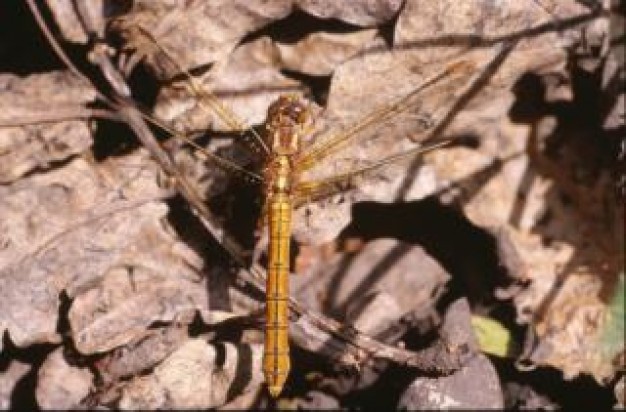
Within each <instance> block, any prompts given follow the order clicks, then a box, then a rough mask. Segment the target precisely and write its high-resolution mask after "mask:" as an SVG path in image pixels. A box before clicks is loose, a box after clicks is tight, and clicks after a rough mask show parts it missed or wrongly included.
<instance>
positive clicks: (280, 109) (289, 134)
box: [265, 95, 311, 156]
mask: <svg viewBox="0 0 626 412" xmlns="http://www.w3.org/2000/svg"><path fill="white" fill-rule="evenodd" d="M310 127H311V115H310V113H309V109H308V106H307V104H306V103H305V102H304V101H303V100H302V99H300V98H299V97H298V96H295V95H282V96H280V97H279V98H278V99H277V100H276V101H275V102H274V103H272V104H271V105H270V107H269V108H268V110H267V122H266V126H265V128H266V131H267V140H268V144H269V146H270V148H271V151H272V153H273V154H274V155H287V156H291V155H295V154H297V153H298V152H299V151H300V146H301V144H300V143H301V139H302V137H303V135H304V134H305V133H306V132H307V130H309V129H310Z"/></svg>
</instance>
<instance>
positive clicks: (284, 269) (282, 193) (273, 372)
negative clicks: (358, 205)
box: [135, 27, 481, 397]
mask: <svg viewBox="0 0 626 412" xmlns="http://www.w3.org/2000/svg"><path fill="white" fill-rule="evenodd" d="M135 29H137V30H138V31H139V33H140V35H141V36H143V37H144V38H146V39H148V43H149V44H150V45H152V46H153V47H154V49H155V50H156V52H158V53H160V55H161V56H164V58H165V61H167V62H168V64H170V65H171V66H172V67H173V69H174V72H176V73H178V74H180V75H182V77H183V78H184V80H183V81H184V82H185V84H186V88H187V89H188V90H189V91H190V93H191V94H192V95H193V96H194V98H195V100H196V102H197V103H196V104H197V105H198V106H199V107H201V108H203V109H204V110H206V111H207V112H210V113H212V114H213V115H214V116H216V117H217V118H218V119H220V120H221V121H222V122H223V123H224V124H226V125H228V126H229V127H230V128H232V129H233V130H246V131H247V133H248V134H249V136H251V140H252V142H253V144H254V146H255V147H258V148H260V152H261V154H262V155H263V157H264V166H263V168H262V172H261V173H255V172H251V171H249V170H248V169H246V168H244V167H242V166H240V165H238V164H236V163H234V162H232V161H230V160H227V159H225V158H222V157H220V156H217V155H216V154H214V153H213V152H211V151H209V150H207V149H205V148H204V147H203V146H201V145H200V144H198V143H196V141H195V140H194V139H193V137H191V136H188V135H187V134H185V133H183V132H178V131H177V130H176V129H175V128H174V127H172V126H170V125H169V124H168V123H167V122H165V121H162V120H160V119H158V118H156V117H154V116H151V115H150V114H148V112H147V111H146V110H144V109H141V112H142V114H143V116H144V117H145V119H146V120H148V121H150V122H151V123H153V124H154V125H156V126H158V127H160V128H162V129H163V130H165V131H166V132H168V133H170V134H171V135H172V136H173V137H175V138H177V139H180V140H181V141H183V142H185V143H186V144H189V145H190V146H191V147H193V148H195V149H196V150H197V151H198V152H199V153H201V154H202V155H204V156H205V157H206V158H207V159H208V160H209V161H211V162H212V164H214V165H216V166H218V167H220V168H222V169H224V170H226V171H228V172H235V174H236V175H239V176H243V177H245V178H246V179H248V180H251V181H253V182H257V183H259V184H261V185H262V188H263V190H262V193H263V198H264V202H263V209H262V212H261V217H260V221H261V222H262V223H263V224H264V225H265V226H266V227H267V237H268V239H269V240H268V245H267V271H266V273H267V274H266V285H265V290H266V302H265V341H264V356H263V362H262V369H263V374H264V376H265V380H266V384H267V388H268V392H269V393H270V395H271V396H273V397H278V396H279V395H280V393H281V392H282V390H283V387H284V385H285V382H286V380H287V377H288V375H289V372H290V369H291V360H290V349H289V334H288V329H289V299H290V297H289V281H288V279H289V275H290V272H291V268H290V254H291V250H290V246H291V245H290V240H291V233H292V226H293V212H294V210H295V209H297V208H298V207H300V206H302V205H304V204H306V203H307V202H310V201H312V200H315V199H320V198H324V197H328V196H330V195H332V194H334V193H338V192H342V191H346V190H348V189H350V188H352V187H354V186H355V185H356V183H357V182H358V181H359V178H362V177H364V176H367V175H368V173H370V172H373V171H375V170H379V169H381V168H383V167H385V166H388V165H391V164H394V163H397V162H401V161H403V160H410V159H415V158H417V157H418V156H420V155H423V154H424V153H426V152H428V151H432V150H435V149H437V148H441V147H443V146H446V145H449V144H451V143H452V142H453V141H454V139H438V138H437V137H438V136H437V132H439V131H440V129H441V127H440V126H441V125H442V124H444V123H445V121H447V120H449V117H450V115H451V114H452V112H453V111H454V109H457V108H454V107H453V108H451V109H450V110H447V111H446V110H444V111H442V112H441V113H438V115H437V116H435V118H436V119H435V120H436V121H435V122H433V124H431V125H430V127H427V128H426V130H424V131H422V132H421V135H420V136H417V137H416V136H412V138H413V139H415V141H416V143H415V145H414V146H413V147H412V148H411V149H409V150H404V151H401V152H398V153H395V154H392V155H388V156H385V157H383V158H380V159H374V160H373V161H370V162H368V163H367V164H366V165H365V166H360V167H355V168H350V169H348V170H344V171H343V172H341V173H338V174H335V175H331V176H326V177H323V178H312V179H306V178H303V176H304V175H305V174H306V172H307V171H309V170H311V169H312V168H314V167H316V166H319V165H320V164H323V163H324V161H325V160H327V159H328V158H330V157H331V156H332V155H333V154H335V153H338V152H340V151H343V150H345V149H346V148H349V147H350V144H351V143H354V142H355V141H358V139H359V138H360V137H361V136H363V133H364V132H366V131H367V130H368V129H370V128H374V127H375V126H376V125H378V124H380V123H382V122H385V121H390V120H392V119H394V117H395V116H396V115H398V114H401V113H403V112H406V111H408V110H409V109H410V108H411V107H412V106H413V105H414V104H415V102H416V100H417V99H418V98H419V97H420V96H421V94H422V93H423V92H425V91H427V90H428V89H437V88H438V87H441V88H442V90H448V89H450V85H456V87H459V82H463V83H462V84H469V85H473V84H474V83H476V79H473V80H472V78H471V77H472V76H471V75H472V74H473V75H474V77H475V74H476V73H477V72H481V70H477V68H476V67H475V65H474V63H473V62H471V61H470V60H465V59H459V60H457V61H453V62H452V63H449V64H447V65H445V67H444V68H442V69H440V70H439V71H437V72H435V73H434V74H433V75H431V76H429V77H426V78H424V79H422V80H421V81H420V82H419V83H418V84H414V85H413V86H412V88H411V89H410V90H409V91H408V92H407V93H405V94H404V95H402V96H400V97H398V98H397V99H396V100H394V101H392V102H390V103H387V104H384V105H382V106H380V107H378V108H375V109H374V110H372V111H371V112H369V113H368V114H366V115H365V116H364V117H362V118H361V119H360V120H357V121H356V122H354V123H352V125H351V126H349V127H347V128H342V129H341V130H340V131H339V132H336V133H333V132H332V131H331V132H326V133H322V134H321V135H317V134H315V121H314V119H313V117H314V115H313V109H312V107H313V104H312V103H311V102H309V101H307V100H306V99H304V98H303V97H301V96H299V95H298V94H293V93H292V94H289V93H288V94H283V95H281V96H280V97H279V98H278V99H277V100H276V101H274V102H273V103H272V104H270V106H269V108H268V109H267V120H266V122H265V125H264V127H263V129H262V132H261V133H259V132H257V131H256V129H254V128H252V127H249V126H247V125H246V124H245V122H243V121H242V120H241V119H239V117H238V116H237V115H236V114H235V113H234V112H233V111H232V110H230V109H229V108H228V107H226V105H224V104H222V103H221V102H220V100H219V99H218V98H217V97H216V95H215V94H214V93H213V92H211V91H210V90H209V89H207V88H206V87H204V86H203V85H201V84H200V83H199V82H198V81H197V79H196V78H195V77H194V76H193V75H192V74H191V73H190V71H189V70H187V69H186V68H184V67H182V66H181V65H179V64H178V62H177V61H176V59H175V58H174V57H173V54H172V53H171V52H170V51H169V50H167V49H166V48H165V47H163V46H162V45H160V44H159V43H158V41H156V39H154V38H153V37H152V36H151V35H150V33H149V32H148V31H147V30H145V29H142V28H140V27H135ZM465 91H466V90H465V89H463V92H465ZM461 94H463V93H461ZM451 97H452V98H457V97H458V96H457V95H456V94H454V93H452V94H451ZM452 106H454V105H452ZM312 136H314V137H315V139H312V138H311V137H312ZM418 137H419V138H418Z"/></svg>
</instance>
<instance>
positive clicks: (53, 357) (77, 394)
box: [35, 348, 94, 410]
mask: <svg viewBox="0 0 626 412" xmlns="http://www.w3.org/2000/svg"><path fill="white" fill-rule="evenodd" d="M63 351H64V349H63V348H58V349H56V350H55V351H54V352H52V353H50V355H49V356H48V358H47V359H46V360H45V361H44V363H43V365H41V368H40V369H39V374H38V379H37V390H36V392H35V395H36V397H37V403H38V404H39V406H40V407H41V408H42V409H61V410H67V409H78V408H80V406H81V401H82V400H83V399H85V398H86V397H87V395H88V394H89V391H90V390H91V388H92V385H93V379H94V376H93V374H92V373H91V372H90V371H89V369H88V368H84V367H83V368H80V367H76V366H72V365H70V364H69V363H68V362H67V360H66V359H65V356H64V355H63Z"/></svg>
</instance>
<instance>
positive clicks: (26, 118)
mask: <svg viewBox="0 0 626 412" xmlns="http://www.w3.org/2000/svg"><path fill="white" fill-rule="evenodd" d="M93 118H98V119H108V120H113V121H121V119H120V117H119V115H118V114H117V113H115V112H111V111H110V110H104V109H91V108H89V107H84V106H72V105H69V106H67V107H46V108H45V110H44V109H33V112H32V113H27V114H22V115H17V116H16V115H11V116H10V118H3V117H1V114H0V127H19V126H27V125H32V124H40V123H56V122H63V121H70V120H83V119H93Z"/></svg>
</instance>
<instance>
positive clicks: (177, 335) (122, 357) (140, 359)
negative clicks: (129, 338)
mask: <svg viewBox="0 0 626 412" xmlns="http://www.w3.org/2000/svg"><path fill="white" fill-rule="evenodd" d="M187 339H188V332H187V328H186V327H181V326H172V327H165V328H159V329H150V330H148V331H147V332H146V333H145V336H144V337H143V338H142V339H140V340H139V341H138V342H136V343H134V344H127V345H125V346H123V347H120V348H117V349H115V350H113V351H111V352H110V353H108V354H107V356H106V357H105V358H104V359H102V360H100V361H99V362H98V363H97V365H96V366H97V367H98V372H99V373H100V376H101V377H102V379H103V380H104V381H105V382H107V383H108V382H115V381H116V380H119V379H120V378H126V377H129V376H133V375H137V374H139V373H140V372H142V371H144V370H147V369H149V368H152V367H154V366H155V365H156V364H158V363H159V362H161V361H162V360H163V359H165V358H166V357H167V356H169V355H170V354H171V353H172V352H174V351H175V350H176V349H177V348H178V347H179V346H181V345H182V344H183V343H184V342H185V341H186V340H187Z"/></svg>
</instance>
